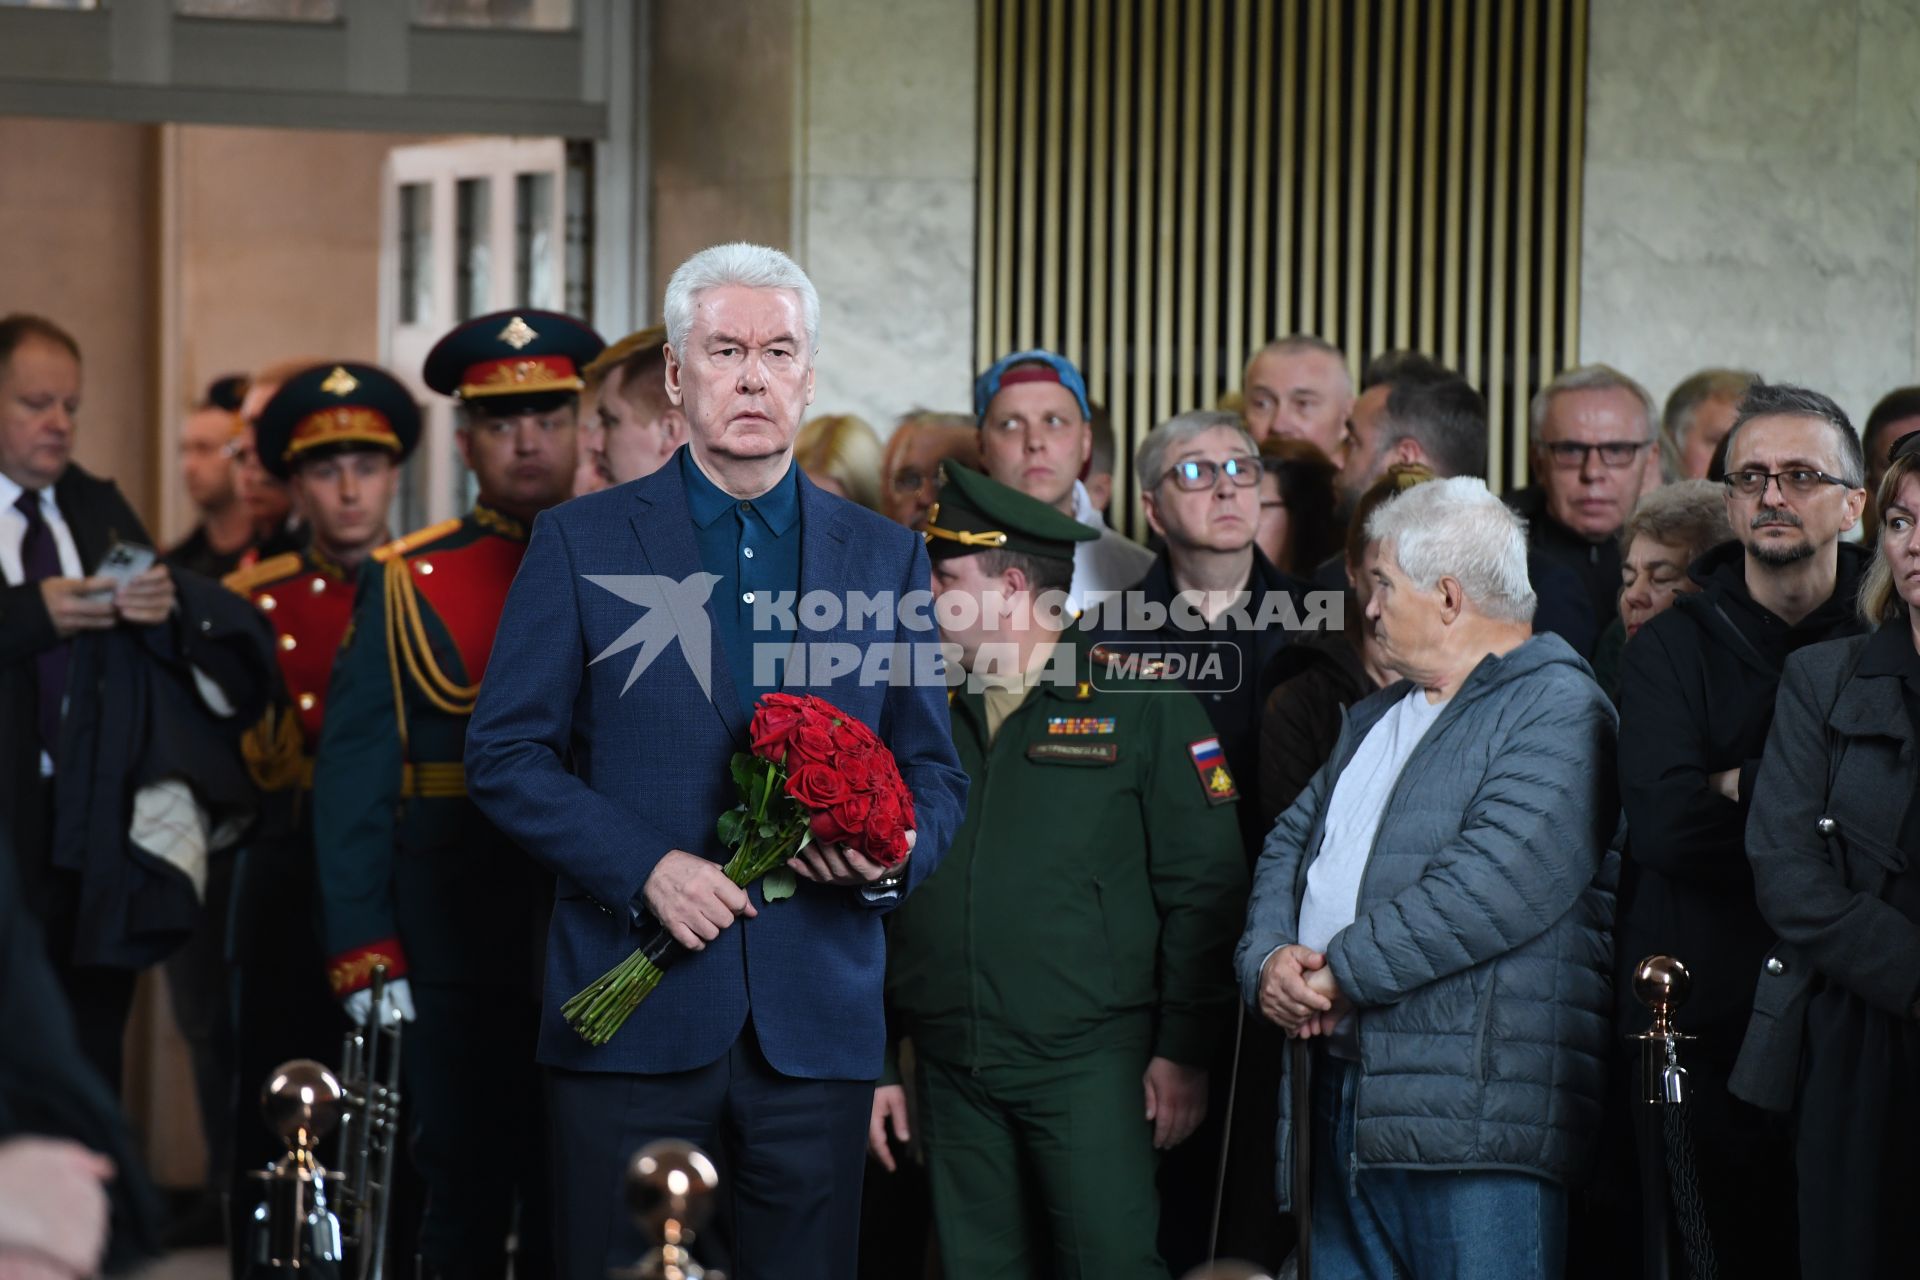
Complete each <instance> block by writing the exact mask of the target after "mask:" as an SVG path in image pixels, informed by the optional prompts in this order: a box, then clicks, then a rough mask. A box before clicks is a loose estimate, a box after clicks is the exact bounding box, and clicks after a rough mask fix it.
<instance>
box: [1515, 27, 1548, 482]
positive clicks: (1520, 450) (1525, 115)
mask: <svg viewBox="0 0 1920 1280" xmlns="http://www.w3.org/2000/svg"><path fill="white" fill-rule="evenodd" d="M1520 9H1521V21H1520V51H1519V59H1520V172H1519V176H1518V178H1517V179H1516V180H1515V182H1514V197H1515V203H1516V204H1517V205H1518V207H1519V212H1518V214H1517V215H1516V216H1515V218H1514V224H1513V260H1514V275H1513V399H1512V407H1511V408H1510V409H1509V410H1508V419H1509V421H1508V427H1507V432H1508V436H1509V438H1510V439H1511V440H1512V441H1513V454H1512V462H1510V463H1509V466H1512V465H1514V464H1518V463H1520V462H1521V460H1522V459H1524V458H1525V457H1526V452H1527V450H1526V443H1525V442H1526V434H1525V426H1524V423H1525V421H1526V411H1527V393H1526V388H1527V384H1528V381H1529V379H1530V378H1531V377H1532V369H1533V305H1532V304H1533V292H1532V291H1533V234H1534V227H1533V197H1534V186H1533V178H1534V172H1535V169H1536V166H1535V164H1534V154H1533V152H1534V145H1533V144H1534V117H1535V116H1536V115H1537V114H1538V113H1539V105H1538V103H1537V101H1536V99H1535V96H1534V90H1535V88H1536V86H1537V85H1538V83H1539V76H1538V72H1539V55H1538V47H1539V41H1538V39H1537V37H1538V36H1539V34H1540V20H1539V13H1540V8H1539V6H1538V5H1531V4H1523V5H1521V6H1520Z"/></svg>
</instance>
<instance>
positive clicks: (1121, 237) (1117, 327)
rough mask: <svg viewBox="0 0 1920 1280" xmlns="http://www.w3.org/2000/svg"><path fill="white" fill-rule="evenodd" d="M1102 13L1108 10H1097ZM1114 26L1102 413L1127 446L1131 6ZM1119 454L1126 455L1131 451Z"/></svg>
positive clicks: (1123, 488)
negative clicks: (1108, 325)
mask: <svg viewBox="0 0 1920 1280" xmlns="http://www.w3.org/2000/svg"><path fill="white" fill-rule="evenodd" d="M1100 8H1101V10H1102V11H1103V12H1104V11H1105V10H1107V9H1108V8H1109V6H1108V5H1106V4H1102V5H1101V6H1100ZM1111 8H1112V10H1113V12H1114V15H1115V18H1116V21H1115V23H1114V32H1113V174H1112V179H1113V246H1112V248H1111V249H1110V250H1109V253H1108V257H1109V262H1110V264H1111V269H1112V271H1113V283H1112V285H1111V286H1109V288H1110V290H1111V302H1112V310H1111V316H1112V329H1111V331H1110V332H1109V333H1108V334H1107V349H1108V350H1109V351H1110V352H1111V353H1112V360H1113V367H1112V368H1111V369H1110V370H1108V372H1107V377H1106V380H1105V384H1106V388H1107V400H1108V405H1107V410H1108V412H1109V414H1111V415H1112V421H1113V434H1114V439H1115V441H1116V443H1119V442H1124V441H1126V440H1127V439H1128V438H1129V436H1130V431H1131V424H1132V422H1133V404H1132V400H1131V398H1130V397H1129V395H1128V392H1129V391H1130V390H1131V384H1130V383H1129V381H1128V379H1129V376H1130V373H1131V370H1130V369H1129V367H1128V362H1127V359H1126V354H1127V351H1128V344H1129V343H1130V342H1131V341H1132V338H1131V336H1130V333H1129V327H1128V324H1127V321H1128V319H1129V318H1130V317H1131V316H1132V314H1133V310H1132V308H1133V295H1132V290H1131V285H1130V280H1131V276H1130V273H1129V264H1130V263H1131V261H1132V259H1131V258H1130V257H1129V255H1130V254H1131V253H1132V251H1133V239H1132V236H1133V232H1132V216H1131V215H1132V212H1133V192H1132V190H1131V188H1130V187H1129V185H1128V183H1127V175H1128V174H1130V173H1132V172H1133V168H1134V165H1133V160H1132V150H1133V129H1134V127H1135V126H1134V125H1133V123H1132V119H1133V116H1132V103H1133V6H1132V5H1130V4H1122V5H1113V6H1111ZM1122 449H1123V451H1125V452H1126V453H1127V454H1128V455H1129V456H1131V453H1132V451H1131V450H1130V449H1125V446H1124V444H1122ZM1114 478H1115V480H1117V481H1118V482H1119V483H1118V488H1119V490H1120V493H1121V495H1122V499H1123V500H1122V501H1121V504H1120V510H1119V514H1122V515H1124V516H1126V518H1127V519H1128V520H1129V521H1130V520H1131V519H1132V504H1131V503H1130V502H1128V501H1126V500H1125V495H1129V494H1131V493H1132V492H1133V489H1132V486H1131V484H1130V477H1129V476H1115V477H1114Z"/></svg>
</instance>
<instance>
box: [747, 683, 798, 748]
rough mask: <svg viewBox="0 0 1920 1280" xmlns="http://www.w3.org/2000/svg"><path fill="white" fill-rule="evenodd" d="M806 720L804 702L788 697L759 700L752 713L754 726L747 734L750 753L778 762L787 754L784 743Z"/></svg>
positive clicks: (778, 696)
mask: <svg viewBox="0 0 1920 1280" xmlns="http://www.w3.org/2000/svg"><path fill="white" fill-rule="evenodd" d="M805 718H806V708H805V702H804V700H803V699H800V698H796V697H794V696H793V695H792V694H789V693H769V694H767V695H766V696H764V697H763V698H761V699H760V707H759V710H757V711H755V712H754V713H753V723H752V724H751V725H750V726H749V727H748V730H747V732H748V734H749V736H750V737H751V739H752V742H753V753H754V754H755V755H757V756H759V757H761V758H762V759H765V760H773V761H776V762H777V761H779V760H780V759H781V758H782V757H783V756H784V755H785V754H786V746H787V739H788V738H789V737H790V736H791V735H792V733H793V731H794V729H795V727H796V726H798V725H799V724H800V723H801V721H802V720H804V719H805Z"/></svg>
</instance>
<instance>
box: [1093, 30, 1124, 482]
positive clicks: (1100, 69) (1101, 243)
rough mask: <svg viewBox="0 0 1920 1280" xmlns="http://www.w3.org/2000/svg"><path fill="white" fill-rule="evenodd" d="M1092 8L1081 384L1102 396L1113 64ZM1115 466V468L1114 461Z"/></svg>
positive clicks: (1108, 34) (1109, 267) (1108, 37)
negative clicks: (1090, 171) (1083, 374)
mask: <svg viewBox="0 0 1920 1280" xmlns="http://www.w3.org/2000/svg"><path fill="white" fill-rule="evenodd" d="M1092 4H1093V137H1092V140H1091V143H1090V145H1089V148H1088V149H1089V150H1090V151H1091V152H1092V153H1093V176H1092V178H1091V179H1090V183H1091V186H1092V188H1093V189H1092V190H1091V191H1090V192H1088V196H1089V199H1088V204H1089V205H1091V206H1092V211H1091V213H1090V215H1089V217H1088V221H1089V222H1090V223H1091V224H1092V226H1091V227H1090V228H1089V229H1088V232H1087V242H1088V243H1087V261H1088V263H1089V265H1090V267H1091V270H1090V271H1089V272H1088V274H1089V275H1090V276H1091V277H1092V279H1090V280H1088V281H1087V330H1088V336H1087V364H1086V369H1087V380H1088V385H1089V386H1091V387H1095V388H1098V390H1096V391H1095V392H1094V394H1095V395H1098V396H1100V397H1101V398H1102V399H1105V398H1106V397H1107V391H1106V386H1107V279H1108V277H1109V276H1110V275H1112V273H1113V261H1112V259H1111V258H1109V256H1108V251H1107V190H1108V186H1107V184H1108V165H1107V131H1108V123H1107V122H1108V117H1109V113H1110V111H1111V109H1112V100H1111V98H1110V97H1109V96H1108V88H1107V77H1108V76H1109V74H1110V73H1111V68H1112V66H1113V44H1112V40H1113V33H1112V31H1111V28H1110V24H1109V19H1108V14H1109V13H1110V12H1111V9H1110V6H1108V5H1107V4H1106V2H1105V0H1092ZM1115 465H1118V462H1117V460H1116V463H1115Z"/></svg>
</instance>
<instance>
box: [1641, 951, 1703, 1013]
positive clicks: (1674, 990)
mask: <svg viewBox="0 0 1920 1280" xmlns="http://www.w3.org/2000/svg"><path fill="white" fill-rule="evenodd" d="M1692 990H1693V976H1692V975H1691V974H1689V973H1688V972H1687V966H1685V965H1684V964H1681V963H1680V962H1679V961H1678V960H1675V959H1674V958H1673V957H1672V956H1648V957H1647V958H1646V959H1645V960H1642V961H1641V962H1640V963H1639V964H1637V965H1635V966H1634V970H1633V994H1634V996H1635V998H1637V999H1638V1000H1639V1001H1640V1003H1641V1004H1643V1005H1645V1006H1647V1008H1649V1009H1652V1010H1653V1011H1654V1012H1656V1013H1659V1012H1662V1011H1664V1012H1667V1013H1672V1012H1673V1011H1674V1010H1675V1009H1678V1008H1679V1007H1680V1006H1681V1005H1683V1004H1685V1003H1686V1002H1687V996H1688V994H1689V993H1691V992H1692Z"/></svg>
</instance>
